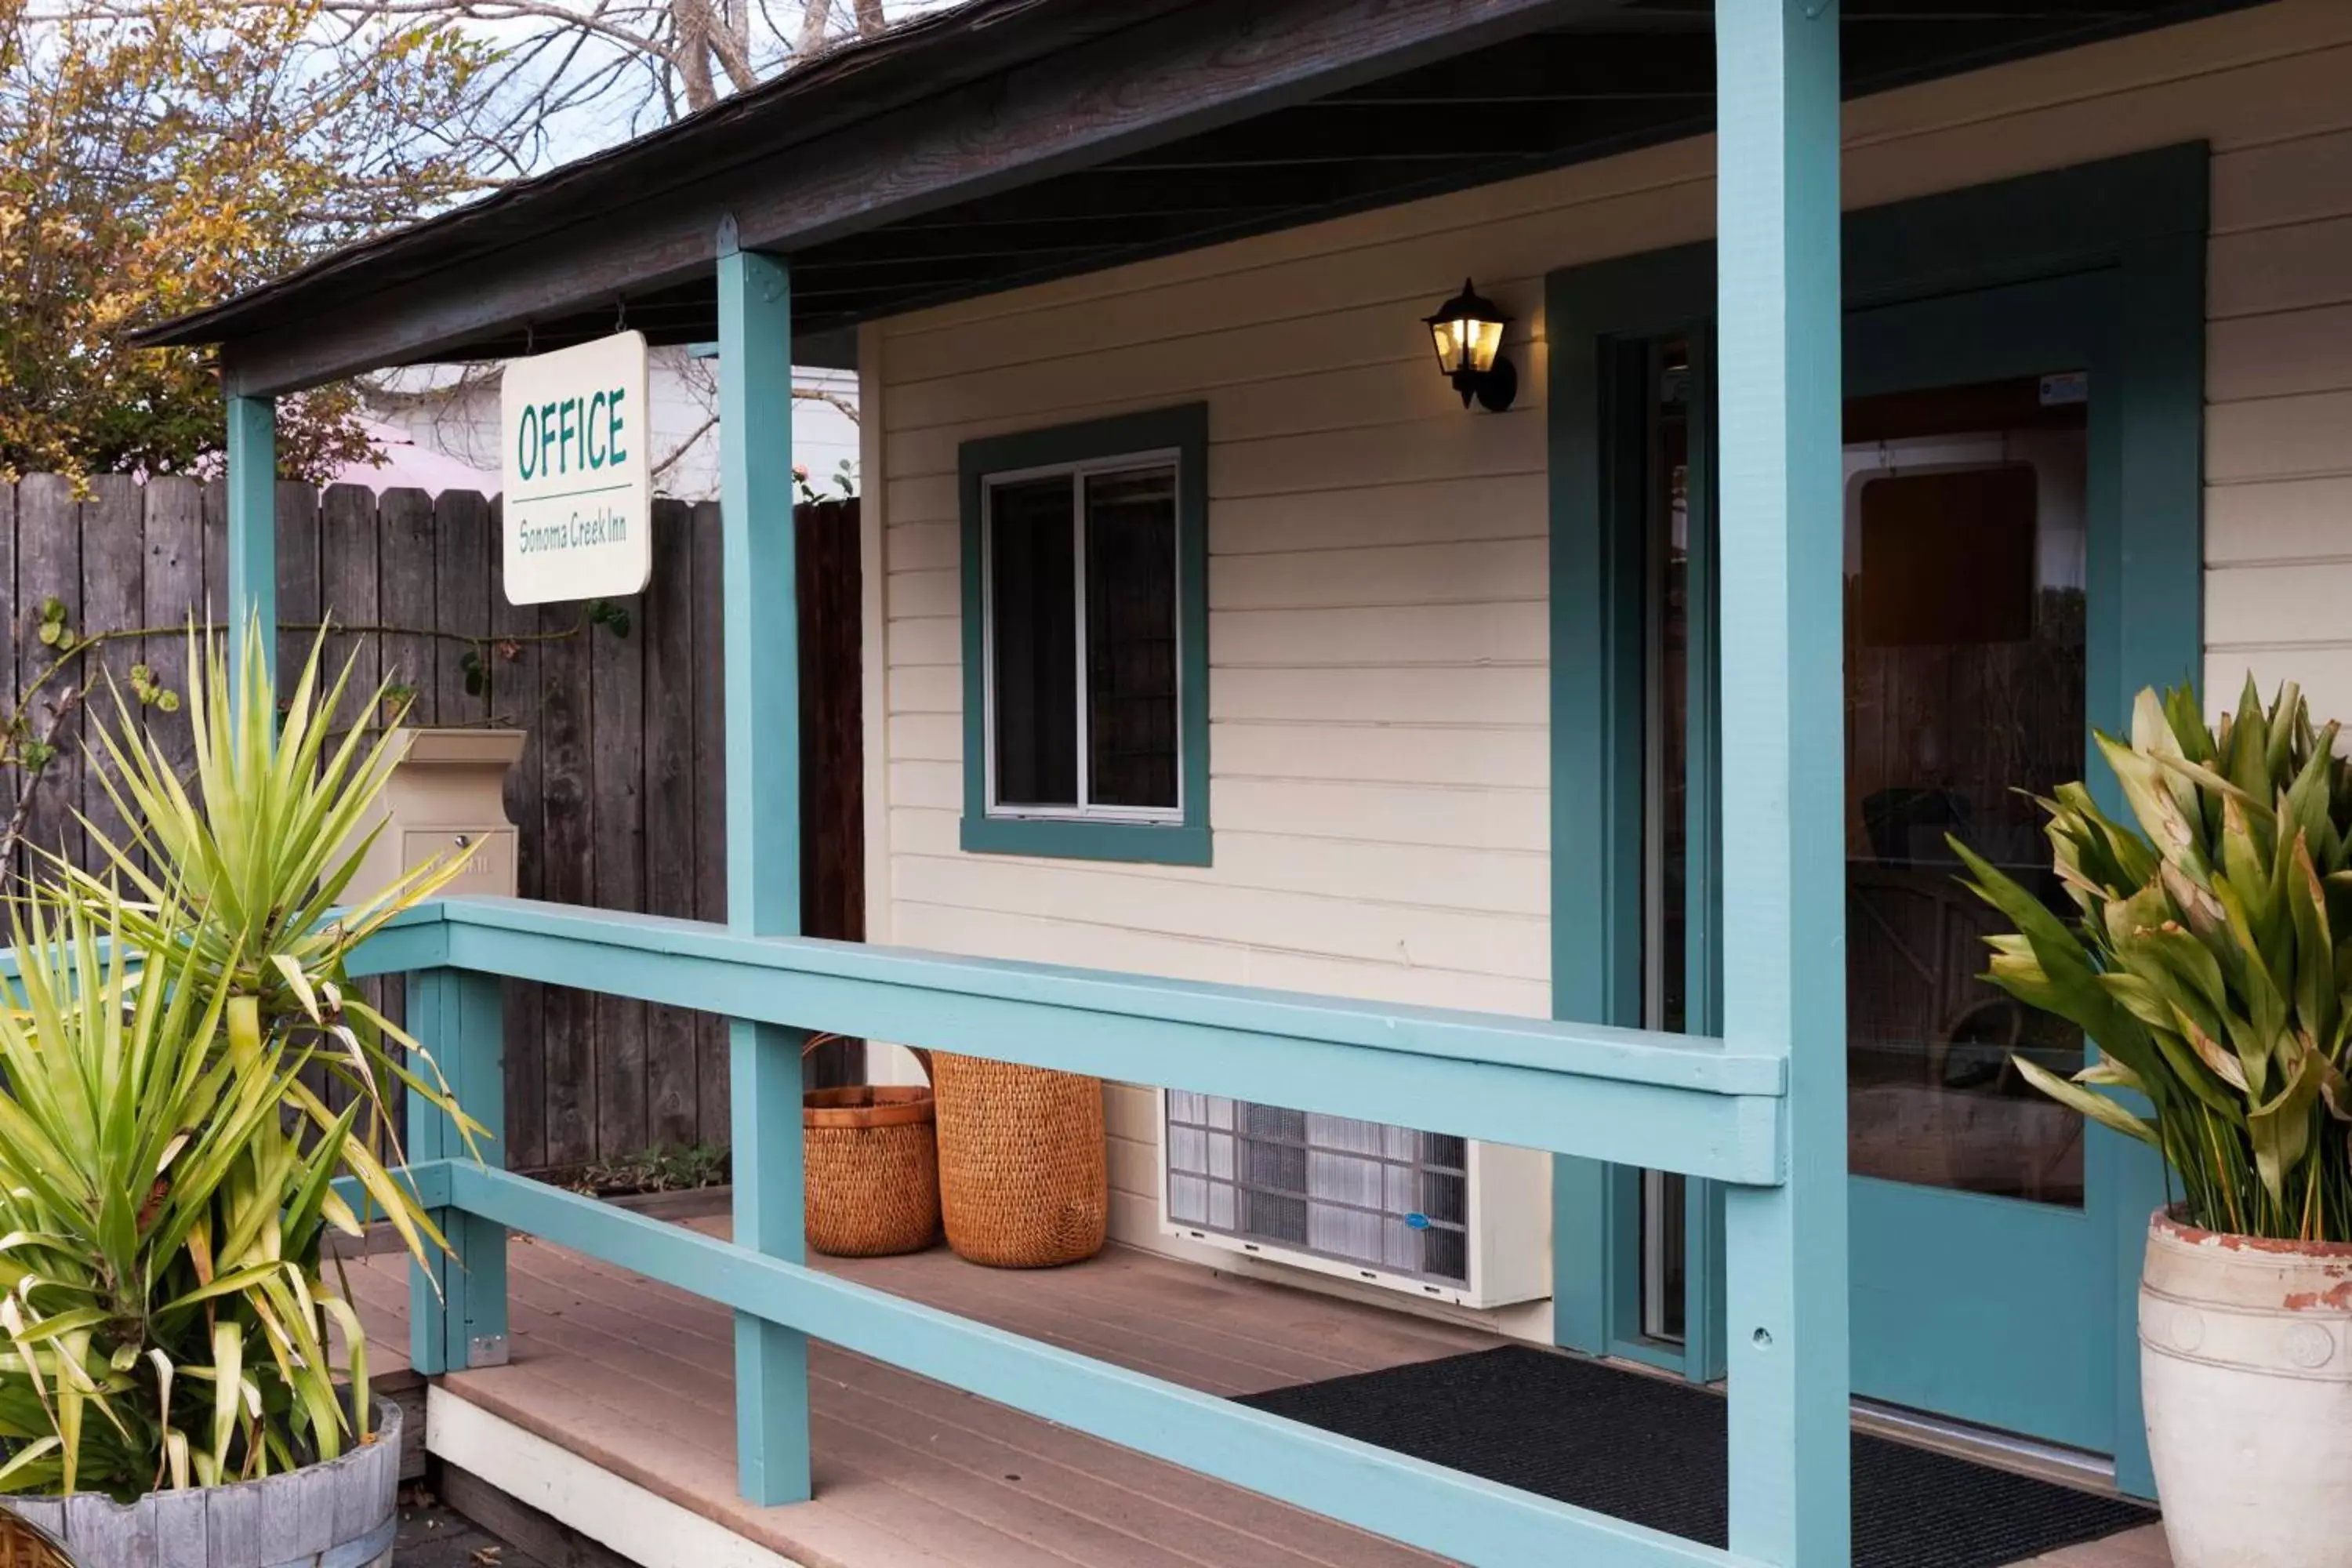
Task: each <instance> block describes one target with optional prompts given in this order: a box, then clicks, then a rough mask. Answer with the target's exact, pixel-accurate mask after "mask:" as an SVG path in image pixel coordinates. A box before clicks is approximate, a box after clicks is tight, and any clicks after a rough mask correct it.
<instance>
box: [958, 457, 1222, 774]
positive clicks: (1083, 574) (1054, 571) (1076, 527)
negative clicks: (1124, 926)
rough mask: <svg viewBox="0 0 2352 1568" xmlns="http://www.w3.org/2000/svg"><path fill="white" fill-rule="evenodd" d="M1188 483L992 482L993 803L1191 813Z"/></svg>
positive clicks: (1135, 478)
mask: <svg viewBox="0 0 2352 1568" xmlns="http://www.w3.org/2000/svg"><path fill="white" fill-rule="evenodd" d="M1176 484H1177V479H1176V468H1175V465H1174V464H1173V463H1137V464H1129V465H1124V466H1118V465H1114V466H1104V465H1089V466H1088V467H1087V468H1081V469H1071V470H1067V471H1063V472H1057V473H1053V474H1048V475H1043V476H1034V477H1024V478H1021V479H1009V480H998V481H992V482H991V483H990V485H989V487H988V523H987V527H988V533H987V560H988V573H989V586H988V599H987V605H988V608H987V615H988V621H989V625H988V628H987V629H988V639H989V657H990V668H991V687H990V696H991V702H992V714H991V723H990V731H989V733H990V746H991V750H992V759H991V760H992V767H993V773H992V781H993V784H994V797H993V800H992V808H993V809H995V810H997V811H1001V812H1006V813H1010V814H1014V815H1036V816H1112V817H1118V816H1152V815H1159V814H1168V813H1172V812H1174V811H1176V810H1177V808H1178V807H1179V805H1181V800H1180V786H1179V784H1178V779H1179V777H1180V774H1181V765H1180V764H1181V757H1180V755H1179V745H1178V741H1177V736H1178V732H1179V723H1178V698H1179V693H1178V680H1177V664H1178V660H1177V652H1178V649H1177V570H1176V559H1177V543H1176Z"/></svg>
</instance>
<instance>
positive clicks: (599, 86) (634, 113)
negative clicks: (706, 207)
mask: <svg viewBox="0 0 2352 1568" xmlns="http://www.w3.org/2000/svg"><path fill="white" fill-rule="evenodd" d="M741 3H743V4H747V5H750V6H751V52H752V58H753V64H754V67H755V68H757V69H758V70H759V71H760V72H761V77H762V79H766V78H767V77H771V76H772V75H774V74H775V72H776V71H777V70H778V69H780V68H782V66H783V65H785V64H786V63H787V62H788V61H789V60H790V58H791V57H792V53H793V49H792V46H793V42H794V41H795V40H796V39H797V37H798V35H799V31H800V26H801V16H802V0H741ZM959 3H960V0H884V13H883V14H884V15H885V16H887V18H888V19H889V20H890V21H891V22H892V23H894V24H895V23H898V22H903V21H905V20H907V19H908V18H909V17H912V16H920V15H922V14H923V13H925V12H930V11H940V10H946V9H949V8H950V7H951V6H952V5H956V4H959ZM495 4H496V0H491V5H495ZM554 4H555V5H557V6H558V7H560V8H561V9H562V10H565V11H570V12H574V13H577V14H580V15H582V16H590V15H596V14H602V15H603V16H605V17H607V18H609V19H611V20H612V21H614V23H615V24H616V25H619V26H625V27H627V28H630V29H632V30H637V31H646V30H650V29H651V27H653V26H656V25H658V23H659V21H660V19H661V15H662V14H663V13H665V12H666V11H667V5H668V0H601V4H600V3H599V0H554ZM834 7H835V18H836V26H838V27H842V28H846V26H847V25H848V16H849V10H850V0H834ZM460 25H461V26H464V27H466V28H467V30H468V31H470V32H472V33H474V34H476V35H477V36H478V37H483V38H485V39H488V40H489V41H491V42H493V43H495V44H497V45H499V47H504V48H508V49H513V50H517V51H524V50H527V49H528V48H529V47H530V45H531V44H532V42H533V41H534V40H536V39H540V38H542V37H546V36H547V35H548V34H549V33H550V32H551V31H552V30H553V28H552V26H551V23H550V22H549V21H548V20H547V19H545V18H544V17H542V16H519V17H514V18H511V19H503V20H501V19H494V18H481V17H475V18H471V19H468V20H467V21H465V22H463V23H461V24H460ZM628 53H629V51H628V50H627V48H626V47H625V46H624V45H622V44H620V43H618V42H615V41H610V40H606V39H603V38H600V37H593V36H588V37H582V38H580V39H579V42H578V47H576V48H574V47H572V46H571V41H570V40H566V41H565V43H564V44H563V45H562V46H559V47H552V48H546V49H541V50H540V51H539V52H538V54H537V55H536V56H534V57H532V58H530V61H529V63H528V64H527V65H526V66H524V68H523V69H522V71H521V73H520V77H521V79H520V80H519V81H518V82H517V83H516V84H515V89H516V90H517V91H519V92H521V91H532V90H537V89H544V88H547V87H549V86H551V85H552V86H557V87H559V88H570V87H572V85H574V84H578V85H580V86H583V87H587V86H594V87H595V89H596V90H595V91H594V93H593V96H591V97H588V98H586V99H584V100H580V101H576V102H573V103H572V104H571V105H569V106H568V107H566V108H564V109H562V110H561V111H560V112H558V113H556V114H554V115H551V116H550V117H549V118H548V120H547V121H545V124H544V128H543V132H542V135H541V138H540V139H539V140H538V141H537V142H533V143H530V144H529V145H528V146H527V148H524V149H522V151H524V155H525V156H526V157H527V159H528V167H527V168H526V169H525V170H524V171H523V172H524V173H527V174H544V173H545V172H547V171H548V170H549V169H551V168H555V167H557V166H559V165H560V164H562V163H571V162H572V161H574V160H576V159H579V158H583V157H585V156H587V155H588V154H590V153H596V152H601V151H602V150H604V148H607V147H611V146H615V145H617V144H619V143H620V142H625V141H627V140H629V139H630V138H631V137H633V136H638V135H642V134H644V133H645V132H648V131H652V130H656V129H657V128H658V127H659V126H661V125H662V124H664V123H666V122H667V107H666V106H665V104H664V103H663V101H662V100H661V99H660V97H659V96H658V95H656V93H654V92H653V91H651V90H650V88H651V76H650V74H649V73H648V72H646V71H643V70H626V71H623V72H621V73H620V74H618V75H613V74H610V68H612V67H613V66H614V65H615V64H616V63H618V62H621V61H623V60H624V59H625V58H627V56H628ZM713 74H714V76H715V77H716V79H718V80H719V82H721V83H722V85H723V83H724V81H725V77H724V73H723V72H719V70H718V68H717V67H716V65H715V63H714V66H713Z"/></svg>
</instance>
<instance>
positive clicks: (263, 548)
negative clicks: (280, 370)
mask: <svg viewBox="0 0 2352 1568" xmlns="http://www.w3.org/2000/svg"><path fill="white" fill-rule="evenodd" d="M257 616H258V617H259V618H260V621H261V632H262V636H261V650H262V651H261V657H262V658H263V659H264V660H266V661H267V662H268V666H269V668H270V670H271V673H272V674H273V675H274V674H275V673H276V670H277V665H278V405H277V401H276V400H275V399H274V398H268V397H245V396H240V395H235V394H232V395H230V397H229V400H228V656H229V668H230V669H231V670H232V671H233V672H234V673H235V677H236V679H235V680H234V681H233V683H232V684H231V686H230V689H231V690H233V691H234V690H239V689H242V681H243V672H244V666H245V646H246V645H245V626H246V623H247V621H248V620H251V619H253V618H255V617H257ZM273 689H274V682H273Z"/></svg>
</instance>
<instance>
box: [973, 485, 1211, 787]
mask: <svg viewBox="0 0 2352 1568" xmlns="http://www.w3.org/2000/svg"><path fill="white" fill-rule="evenodd" d="M1151 468H1166V469H1168V470H1169V474H1170V477H1171V480H1172V482H1173V486H1174V494H1173V498H1172V505H1173V508H1174V515H1173V519H1172V521H1173V523H1174V526H1173V527H1171V529H1170V531H1169V549H1170V561H1169V565H1170V576H1169V582H1170V584H1171V585H1172V593H1173V595H1174V603H1173V604H1172V605H1171V606H1170V609H1171V620H1172V624H1173V625H1174V626H1175V632H1176V658H1175V674H1176V689H1175V692H1174V694H1173V695H1174V700H1175V709H1176V714H1177V720H1176V803H1175V804H1174V805H1167V806H1157V805H1095V804H1093V803H1092V802H1090V801H1089V800H1088V799H1087V793H1088V791H1089V790H1090V789H1091V788H1092V787H1093V779H1092V778H1091V776H1090V775H1091V773H1092V772H1093V768H1092V759H1093V752H1092V750H1091V747H1090V744H1089V742H1090V736H1089V733H1088V729H1087V707H1088V701H1087V698H1088V687H1087V680H1088V671H1087V479H1094V478H1099V477H1100V476H1102V475H1105V474H1126V473H1137V472H1140V471H1143V470H1145V469H1151ZM1056 475H1066V476H1068V478H1069V481H1070V533H1071V540H1070V549H1071V557H1070V559H1071V584H1072V588H1073V591H1074V592H1075V593H1076V596H1077V605H1076V609H1077V616H1076V638H1077V649H1076V659H1077V665H1076V668H1077V703H1076V707H1077V713H1076V721H1077V790H1076V794H1077V796H1078V800H1077V804H1076V805H1032V804H1029V803H1026V802H1019V801H1015V802H1010V803H1008V802H1005V801H1003V800H1001V799H999V798H998V796H997V793H996V790H997V773H998V769H997V733H996V626H995V624H994V616H995V614H996V490H997V487H998V486H1000V485H1014V484H1026V483H1030V482H1033V481H1034V480H1037V479H1052V478H1054V477H1055V476H1056ZM1184 501H1185V496H1184V462H1183V452H1182V450H1181V448H1180V447H1156V448H1153V449H1151V450H1148V451H1139V452H1121V453H1118V454H1116V455H1114V456H1111V457H1106V458H1086V459H1084V460H1082V461H1078V462H1070V463H1045V464H1041V465H1039V466H1038V467H1035V468H1004V469H1000V470H998V471H996V472H993V473H987V474H982V476H981V477H980V570H981V591H980V616H981V622H980V651H981V658H982V660H983V674H982V690H983V691H984V692H985V693H986V696H987V710H986V713H985V715H984V718H983V722H982V735H983V737H984V738H985V742H984V743H985V744H986V746H987V754H986V755H985V756H983V757H982V758H981V767H982V778H983V780H984V782H985V783H986V785H987V793H986V799H987V803H988V805H987V809H988V815H989V816H992V817H1000V818H1003V819H1006V820H1009V821H1020V822H1124V823H1140V824H1147V825H1150V826H1164V825H1167V824H1171V823H1177V824H1181V822H1182V821H1183V820H1184V763H1185V757H1184V721H1183V712H1184V658H1185V653H1186V648H1185V646H1184V600H1183V595H1184V587H1183V584H1184V524H1183V519H1184Z"/></svg>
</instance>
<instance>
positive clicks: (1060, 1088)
mask: <svg viewBox="0 0 2352 1568" xmlns="http://www.w3.org/2000/svg"><path fill="white" fill-rule="evenodd" d="M931 1082H932V1083H933V1085H934V1086H936V1088H937V1090H938V1094H939V1121H940V1214H941V1216H942V1217H943V1218H944V1219H945V1221H946V1223H947V1233H948V1245H949V1246H950V1247H954V1248H955V1250H956V1253H957V1255H958V1256H959V1257H961V1258H966V1259H968V1260H970V1261H971V1262H973V1263H984V1264H987V1265H989V1266H990V1267H992V1268H1053V1267H1054V1266H1055V1265H1057V1264H1063V1263H1076V1262H1078V1261H1079V1260H1080V1259H1082V1258H1092V1257H1093V1256H1094V1255H1095V1254H1096V1253H1097V1252H1099V1251H1101V1250H1102V1245H1103V1239H1104V1234H1105V1230H1106V1227H1107V1226H1108V1222H1109V1215H1110V1193H1109V1173H1108V1169H1107V1167H1106V1163H1105V1159H1106V1156H1105V1151H1104V1145H1103V1110H1102V1084H1101V1081H1100V1080H1099V1079H1091V1078H1081V1077H1078V1076H1076V1075H1075V1074H1072V1073H1066V1072H1051V1071H1048V1070H1047V1069H1045V1068H1033V1067H1024V1066H1023V1065H1022V1064H1020V1063H1018V1062H1000V1061H991V1060H988V1059H986V1058H981V1057H961V1056H954V1055H951V1054H950V1053H949V1052H946V1051H941V1052H939V1053H938V1054H937V1055H936V1056H935V1057H934V1058H933V1059H932V1063H931Z"/></svg>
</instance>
